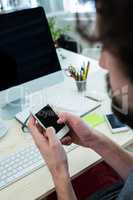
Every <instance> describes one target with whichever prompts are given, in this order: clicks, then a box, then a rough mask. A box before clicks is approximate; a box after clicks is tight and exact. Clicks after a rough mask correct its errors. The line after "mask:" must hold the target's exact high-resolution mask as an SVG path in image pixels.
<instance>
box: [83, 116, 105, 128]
mask: <svg viewBox="0 0 133 200" xmlns="http://www.w3.org/2000/svg"><path fill="white" fill-rule="evenodd" d="M82 119H83V120H84V121H85V122H86V123H88V124H89V125H90V126H91V127H96V126H98V125H100V124H102V123H104V122H105V119H104V117H103V116H102V115H100V114H97V113H93V114H87V115H85V116H84V117H82Z"/></svg>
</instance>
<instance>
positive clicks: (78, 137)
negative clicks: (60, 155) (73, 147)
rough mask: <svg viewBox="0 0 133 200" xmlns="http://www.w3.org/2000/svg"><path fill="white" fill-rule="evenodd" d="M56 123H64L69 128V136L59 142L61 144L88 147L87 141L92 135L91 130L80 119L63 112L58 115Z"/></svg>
mask: <svg viewBox="0 0 133 200" xmlns="http://www.w3.org/2000/svg"><path fill="white" fill-rule="evenodd" d="M58 123H60V124H61V123H66V124H67V125H68V126H69V128H70V132H69V135H68V136H66V137H64V138H63V139H62V140H61V142H62V144H64V145H70V144H71V143H75V144H78V145H81V146H84V147H89V140H90V137H91V135H92V134H93V133H92V129H91V128H89V127H88V126H87V124H85V123H84V122H83V120H82V119H81V118H80V117H77V116H74V115H72V114H69V113H66V112H64V113H61V114H59V120H58Z"/></svg>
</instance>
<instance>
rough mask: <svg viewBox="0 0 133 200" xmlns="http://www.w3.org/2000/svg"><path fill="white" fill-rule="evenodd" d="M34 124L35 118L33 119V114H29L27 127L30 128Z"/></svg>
mask: <svg viewBox="0 0 133 200" xmlns="http://www.w3.org/2000/svg"><path fill="white" fill-rule="evenodd" d="M35 124H36V120H35V119H34V117H33V116H31V117H30V118H29V122H28V127H29V129H30V130H32V128H33V127H34V125H35Z"/></svg>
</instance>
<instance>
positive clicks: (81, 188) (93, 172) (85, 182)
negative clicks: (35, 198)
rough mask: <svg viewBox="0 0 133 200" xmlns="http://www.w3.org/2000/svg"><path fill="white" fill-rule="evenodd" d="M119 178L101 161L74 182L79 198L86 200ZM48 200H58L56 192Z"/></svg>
mask: <svg viewBox="0 0 133 200" xmlns="http://www.w3.org/2000/svg"><path fill="white" fill-rule="evenodd" d="M119 180H121V178H120V177H119V175H117V174H116V172H115V171H114V170H113V169H112V168H111V167H109V166H108V165H107V164H106V163H105V162H101V163H99V164H97V165H96V166H94V167H92V168H91V169H89V170H87V171H86V172H85V173H84V174H82V175H80V176H79V177H78V178H76V179H75V180H73V181H72V184H73V187H74V190H75V193H76V195H77V198H78V200H85V199H86V198H87V197H89V196H90V195H91V194H93V193H95V192H96V191H98V190H100V189H103V188H104V187H108V186H111V185H112V184H113V183H115V182H117V181H119ZM47 200H57V197H56V193H55V192H54V193H53V194H51V195H50V196H49V197H48V198H47Z"/></svg>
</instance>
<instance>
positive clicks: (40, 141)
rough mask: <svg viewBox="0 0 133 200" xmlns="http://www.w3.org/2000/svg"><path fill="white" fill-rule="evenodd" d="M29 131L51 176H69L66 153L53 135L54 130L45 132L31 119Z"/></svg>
mask: <svg viewBox="0 0 133 200" xmlns="http://www.w3.org/2000/svg"><path fill="white" fill-rule="evenodd" d="M29 129H30V131H31V134H32V136H33V139H34V140H35V143H36V145H37V147H38V148H39V150H40V152H41V154H42V156H43V158H44V159H45V161H46V163H47V165H48V168H49V170H50V171H51V174H52V175H53V176H55V177H56V176H59V175H61V176H62V177H63V176H64V177H66V176H69V172H68V163H67V157H66V153H65V151H64V149H63V147H62V145H61V143H60V141H59V140H58V139H57V137H56V135H55V130H54V128H52V127H50V128H48V129H46V132H45V131H44V130H43V129H42V128H41V127H40V126H39V125H37V124H36V120H35V119H34V118H33V117H31V118H30V121H29Z"/></svg>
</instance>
